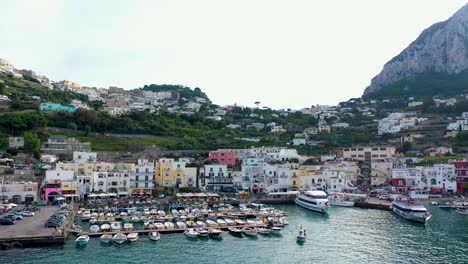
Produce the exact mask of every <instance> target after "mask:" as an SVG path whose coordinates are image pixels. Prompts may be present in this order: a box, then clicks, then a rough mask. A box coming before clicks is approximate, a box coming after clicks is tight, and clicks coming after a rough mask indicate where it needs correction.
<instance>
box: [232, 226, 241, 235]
mask: <svg viewBox="0 0 468 264" xmlns="http://www.w3.org/2000/svg"><path fill="white" fill-rule="evenodd" d="M229 234H231V235H233V236H237V237H242V229H239V228H235V227H230V228H229Z"/></svg>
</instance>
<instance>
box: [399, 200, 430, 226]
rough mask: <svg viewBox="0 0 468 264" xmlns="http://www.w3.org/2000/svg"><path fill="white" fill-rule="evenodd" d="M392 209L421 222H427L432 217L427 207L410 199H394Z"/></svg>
mask: <svg viewBox="0 0 468 264" xmlns="http://www.w3.org/2000/svg"><path fill="white" fill-rule="evenodd" d="M392 211H393V212H394V213H396V214H397V215H399V216H401V217H403V218H405V219H407V220H410V221H415V222H419V223H427V222H428V221H429V220H431V217H432V215H431V214H430V213H429V212H428V211H427V209H426V207H424V206H423V205H420V204H416V203H412V202H410V201H394V202H393V203H392Z"/></svg>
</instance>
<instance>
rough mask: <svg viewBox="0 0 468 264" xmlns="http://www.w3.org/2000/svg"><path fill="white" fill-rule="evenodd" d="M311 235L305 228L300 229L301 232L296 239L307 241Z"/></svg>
mask: <svg viewBox="0 0 468 264" xmlns="http://www.w3.org/2000/svg"><path fill="white" fill-rule="evenodd" d="M308 237H309V235H308V234H307V232H306V230H305V229H301V230H299V234H298V235H297V237H296V239H297V242H300V243H301V242H305V241H306V239H307V238H308Z"/></svg>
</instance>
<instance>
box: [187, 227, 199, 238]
mask: <svg viewBox="0 0 468 264" xmlns="http://www.w3.org/2000/svg"><path fill="white" fill-rule="evenodd" d="M184 235H185V236H187V237H190V238H196V237H197V236H198V232H197V231H195V229H193V228H189V229H187V230H185V231H184Z"/></svg>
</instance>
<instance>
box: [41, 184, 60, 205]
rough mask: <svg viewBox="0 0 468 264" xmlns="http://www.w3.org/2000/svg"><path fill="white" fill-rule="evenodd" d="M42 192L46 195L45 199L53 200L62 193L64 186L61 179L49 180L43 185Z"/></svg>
mask: <svg viewBox="0 0 468 264" xmlns="http://www.w3.org/2000/svg"><path fill="white" fill-rule="evenodd" d="M42 194H43V195H44V200H45V201H49V200H53V199H54V198H55V197H57V196H61V195H62V188H61V183H60V181H55V182H54V183H52V182H50V183H49V182H48V183H46V184H44V186H42Z"/></svg>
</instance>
